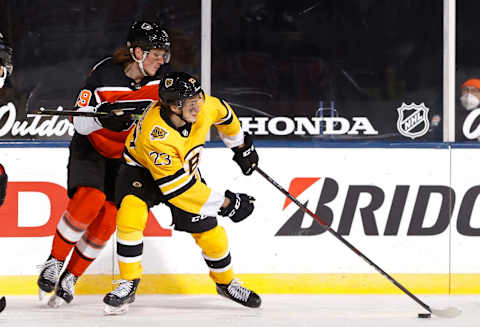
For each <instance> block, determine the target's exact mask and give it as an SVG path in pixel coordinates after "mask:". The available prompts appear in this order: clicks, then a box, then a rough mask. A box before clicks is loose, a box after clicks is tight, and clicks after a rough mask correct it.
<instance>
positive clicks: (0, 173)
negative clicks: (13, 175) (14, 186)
mask: <svg viewBox="0 0 480 327" xmlns="http://www.w3.org/2000/svg"><path fill="white" fill-rule="evenodd" d="M7 183H8V176H7V173H6V172H5V168H3V166H2V165H1V164H0V206H1V205H2V204H3V201H5V195H6V194H7Z"/></svg>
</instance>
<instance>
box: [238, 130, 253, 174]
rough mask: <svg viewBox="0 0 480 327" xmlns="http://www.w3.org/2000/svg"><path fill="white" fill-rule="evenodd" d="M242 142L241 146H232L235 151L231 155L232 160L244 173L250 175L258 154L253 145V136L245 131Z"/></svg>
mask: <svg viewBox="0 0 480 327" xmlns="http://www.w3.org/2000/svg"><path fill="white" fill-rule="evenodd" d="M243 144H244V145H243V147H242V148H239V147H238V146H237V147H234V148H232V150H233V152H234V153H235V154H234V155H233V161H235V162H236V163H237V164H238V165H239V166H240V168H241V169H242V173H243V174H244V175H251V174H252V173H253V171H254V170H255V167H257V164H258V154H257V150H255V146H254V145H253V137H252V136H251V135H250V134H248V133H245V137H244V141H243Z"/></svg>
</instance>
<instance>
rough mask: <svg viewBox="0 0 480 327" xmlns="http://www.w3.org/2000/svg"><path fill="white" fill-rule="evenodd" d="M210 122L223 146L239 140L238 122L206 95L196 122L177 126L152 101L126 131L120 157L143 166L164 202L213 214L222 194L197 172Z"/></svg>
mask: <svg viewBox="0 0 480 327" xmlns="http://www.w3.org/2000/svg"><path fill="white" fill-rule="evenodd" d="M212 125H215V127H216V128H217V129H218V132H219V135H220V137H221V138H222V140H223V142H224V143H225V145H226V146H227V147H230V148H232V147H235V146H238V145H241V144H243V132H242V130H241V126H240V122H239V120H238V118H237V116H236V115H235V113H234V112H233V110H232V108H231V107H230V105H228V103H227V102H225V101H223V100H221V99H218V98H216V97H213V96H209V95H206V94H205V99H204V102H203V103H202V104H201V110H200V112H199V114H198V116H197V120H196V122H195V123H193V124H187V125H186V126H183V127H182V128H180V129H177V128H175V127H174V125H173V123H172V122H171V121H170V119H169V118H168V117H167V115H166V113H165V112H164V111H163V110H161V106H160V103H158V102H157V103H155V104H153V105H152V106H151V107H150V108H149V109H147V110H146V111H145V113H144V114H143V116H142V118H141V119H140V120H139V122H138V123H137V125H136V127H135V128H134V129H133V130H132V131H131V132H130V134H129V135H128V137H127V140H126V143H125V152H124V158H125V160H126V162H127V164H130V165H137V166H142V167H145V168H147V169H148V170H149V171H150V173H151V175H152V176H153V178H154V180H155V182H156V184H157V185H158V187H159V190H160V192H161V193H162V197H163V198H164V199H165V200H168V202H169V203H171V204H173V205H174V206H176V207H178V208H180V209H182V210H184V211H187V212H190V213H194V214H200V215H205V216H216V214H217V211H218V209H219V208H220V206H221V205H222V204H223V201H224V199H225V197H224V195H223V193H217V192H214V191H213V190H212V189H210V188H209V187H208V186H207V185H206V184H205V183H203V182H202V181H201V177H200V173H199V171H198V164H199V162H200V157H201V153H202V149H203V146H204V144H205V141H206V137H207V134H208V133H209V131H210V127H211V126H212Z"/></svg>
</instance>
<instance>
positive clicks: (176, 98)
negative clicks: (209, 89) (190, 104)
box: [158, 72, 203, 107]
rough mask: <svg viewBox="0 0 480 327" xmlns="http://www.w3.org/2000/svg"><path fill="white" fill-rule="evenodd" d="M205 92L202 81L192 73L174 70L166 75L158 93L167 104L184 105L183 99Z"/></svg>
mask: <svg viewBox="0 0 480 327" xmlns="http://www.w3.org/2000/svg"><path fill="white" fill-rule="evenodd" d="M199 93H203V90H202V86H201V85H200V82H199V81H198V80H197V79H196V78H195V77H193V76H192V75H190V74H187V73H183V72H172V73H168V74H166V75H165V77H164V78H163V79H162V81H161V82H160V86H159V88H158V95H159V96H160V99H162V101H163V102H164V103H166V104H175V105H176V106H177V107H182V106H183V101H185V100H187V99H190V98H193V97H195V96H196V95H197V94H199Z"/></svg>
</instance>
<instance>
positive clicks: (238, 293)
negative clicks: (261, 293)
mask: <svg viewBox="0 0 480 327" xmlns="http://www.w3.org/2000/svg"><path fill="white" fill-rule="evenodd" d="M227 291H228V293H229V294H230V295H231V296H232V297H233V298H235V299H237V300H240V301H242V302H247V300H248V297H249V296H250V293H251V291H250V290H249V289H247V288H245V287H243V286H242V282H241V281H239V280H238V279H236V278H235V279H233V280H232V282H231V283H230V284H229V285H228V287H227Z"/></svg>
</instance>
